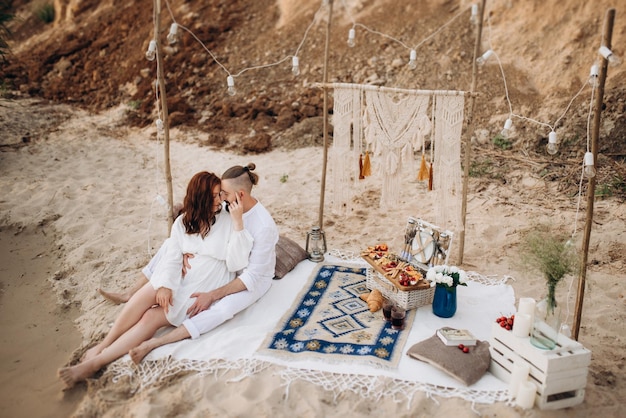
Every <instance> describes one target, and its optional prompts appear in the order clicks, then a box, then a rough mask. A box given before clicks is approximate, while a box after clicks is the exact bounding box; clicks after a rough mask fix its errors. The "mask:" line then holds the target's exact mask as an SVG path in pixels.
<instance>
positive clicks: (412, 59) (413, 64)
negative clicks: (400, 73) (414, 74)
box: [409, 49, 417, 70]
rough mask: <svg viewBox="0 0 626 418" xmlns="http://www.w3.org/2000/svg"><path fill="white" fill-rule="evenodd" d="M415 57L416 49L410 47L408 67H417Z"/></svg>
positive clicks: (412, 68)
mask: <svg viewBox="0 0 626 418" xmlns="http://www.w3.org/2000/svg"><path fill="white" fill-rule="evenodd" d="M416 59H417V51H416V50H414V49H412V50H411V53H410V54H409V68H410V69H411V70H414V69H416V68H417V62H416V61H415V60H416Z"/></svg>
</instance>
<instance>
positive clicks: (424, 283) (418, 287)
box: [361, 255, 430, 292]
mask: <svg viewBox="0 0 626 418" xmlns="http://www.w3.org/2000/svg"><path fill="white" fill-rule="evenodd" d="M361 257H363V259H364V260H365V261H367V262H368V263H369V264H370V265H371V266H372V268H373V269H374V270H375V271H376V272H377V273H379V274H380V275H381V276H382V277H384V278H385V279H387V280H389V282H391V283H392V284H393V285H394V286H395V287H396V288H398V289H399V290H402V291H405V292H409V291H411V290H424V289H428V288H430V283H429V282H428V281H427V280H426V279H424V278H422V280H420V281H419V282H417V283H416V284H414V285H413V286H402V285H401V284H400V283H399V282H398V279H396V278H395V277H394V278H392V277H391V276H390V275H389V273H388V272H386V271H385V270H383V269H382V267H380V265H378V264H377V263H376V261H374V260H373V259H372V258H371V257H370V256H369V255H363V256H361Z"/></svg>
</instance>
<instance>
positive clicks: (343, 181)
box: [328, 88, 363, 214]
mask: <svg viewBox="0 0 626 418" xmlns="http://www.w3.org/2000/svg"><path fill="white" fill-rule="evenodd" d="M361 112H362V110H361V89H359V88H341V89H338V90H335V94H334V105H333V146H332V147H331V148H330V152H329V154H328V159H329V166H330V169H331V172H332V174H333V175H332V186H333V188H332V192H333V195H332V199H331V204H332V209H333V211H334V212H335V213H338V214H345V213H347V212H349V211H350V209H351V202H352V190H353V188H354V187H353V186H354V184H353V182H354V181H358V177H359V174H360V172H362V169H363V167H358V166H357V167H356V168H357V169H358V171H357V170H355V166H354V163H356V162H357V161H358V159H359V154H360V152H361V148H362V146H361V143H362V139H361V138H362V136H363V133H362V129H361V121H362V116H361Z"/></svg>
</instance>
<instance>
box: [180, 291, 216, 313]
mask: <svg viewBox="0 0 626 418" xmlns="http://www.w3.org/2000/svg"><path fill="white" fill-rule="evenodd" d="M190 297H192V298H196V301H195V302H194V303H193V305H191V306H190V307H189V309H187V315H189V317H190V318H193V317H194V316H196V315H197V314H199V313H200V312H202V311H206V310H207V309H209V307H210V306H211V305H213V303H215V302H216V301H217V300H218V299H219V298H217V297H216V293H215V291H211V292H204V293H193V294H192V295H191V296H190Z"/></svg>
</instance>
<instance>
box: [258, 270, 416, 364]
mask: <svg viewBox="0 0 626 418" xmlns="http://www.w3.org/2000/svg"><path fill="white" fill-rule="evenodd" d="M365 272H366V269H365V267H356V268H355V267H345V266H338V265H326V264H321V265H319V266H317V267H316V268H315V269H314V270H313V273H312V274H311V276H310V277H309V279H308V280H307V283H306V284H305V286H304V287H303V288H302V291H301V293H300V294H299V296H298V297H297V298H296V299H295V301H294V304H293V305H292V307H291V308H290V309H289V310H288V311H287V313H286V314H285V316H283V318H282V319H281V321H280V322H279V323H278V325H277V328H275V330H274V331H273V332H272V333H271V334H270V335H269V336H268V337H267V339H266V340H265V341H264V343H263V344H262V345H261V347H260V349H259V351H262V352H266V353H271V354H273V355H281V356H286V357H291V358H294V359H302V360H304V359H305V358H310V357H309V356H313V357H317V358H320V359H322V360H323V359H327V360H329V361H346V362H352V361H358V362H365V363H368V364H376V365H380V366H383V367H387V368H395V367H397V365H398V362H399V361H400V358H401V356H402V349H403V348H404V345H405V343H406V340H407V337H408V334H409V331H410V329H411V325H412V324H413V319H414V318H415V310H411V311H408V312H407V316H406V322H405V330H403V331H398V330H394V329H392V328H391V324H390V323H389V322H387V321H385V319H384V318H383V314H382V310H379V311H377V312H370V310H369V308H368V306H367V303H366V302H364V301H363V300H362V299H360V298H359V295H361V294H363V293H368V292H369V290H368V289H367V287H366V275H365Z"/></svg>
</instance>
